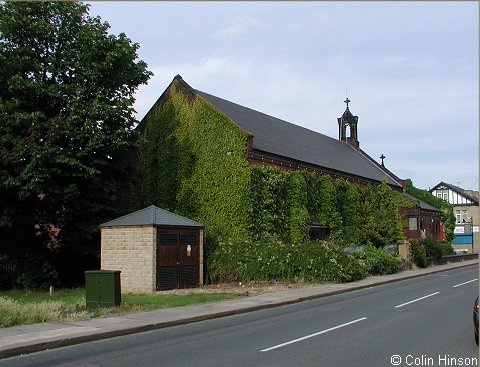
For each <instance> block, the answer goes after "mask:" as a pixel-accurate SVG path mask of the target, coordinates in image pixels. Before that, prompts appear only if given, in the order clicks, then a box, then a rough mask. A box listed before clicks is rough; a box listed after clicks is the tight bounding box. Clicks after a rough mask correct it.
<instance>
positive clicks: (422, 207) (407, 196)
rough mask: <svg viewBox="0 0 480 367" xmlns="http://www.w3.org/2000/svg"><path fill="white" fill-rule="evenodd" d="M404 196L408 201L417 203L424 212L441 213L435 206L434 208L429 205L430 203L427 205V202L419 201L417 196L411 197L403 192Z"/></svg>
mask: <svg viewBox="0 0 480 367" xmlns="http://www.w3.org/2000/svg"><path fill="white" fill-rule="evenodd" d="M403 196H405V197H406V198H408V199H411V200H414V201H415V202H416V203H417V205H418V207H419V208H421V209H423V210H430V211H434V212H439V211H440V209H438V208H435V207H434V206H432V205H430V204H428V203H426V202H424V201H422V200H420V199H417V198H416V197H415V196H413V195H410V194H409V193H407V192H403Z"/></svg>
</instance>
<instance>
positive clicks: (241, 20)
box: [214, 16, 261, 39]
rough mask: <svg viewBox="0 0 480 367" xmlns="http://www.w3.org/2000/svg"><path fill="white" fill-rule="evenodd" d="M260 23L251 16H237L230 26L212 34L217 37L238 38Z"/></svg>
mask: <svg viewBox="0 0 480 367" xmlns="http://www.w3.org/2000/svg"><path fill="white" fill-rule="evenodd" d="M260 24H261V22H260V21H258V20H257V19H255V18H253V17H250V16H237V17H235V18H234V20H233V24H232V25H231V26H229V27H227V28H224V29H221V30H219V31H217V32H215V34H214V36H215V37H216V38H218V39H225V38H239V37H241V36H243V35H244V34H246V33H247V32H248V31H249V30H250V29H252V28H255V27H257V26H259V25H260Z"/></svg>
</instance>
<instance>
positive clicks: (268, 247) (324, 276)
mask: <svg viewBox="0 0 480 367" xmlns="http://www.w3.org/2000/svg"><path fill="white" fill-rule="evenodd" d="M209 264H210V267H209V273H210V274H209V278H210V279H211V280H213V281H223V282H229V281H235V282H248V281H282V282H291V281H305V282H350V281H355V280H358V279H361V278H363V277H364V276H365V275H364V272H363V269H362V267H361V266H360V264H359V263H358V261H356V260H355V259H354V258H353V257H352V256H350V255H348V254H345V253H344V252H343V251H342V249H341V248H339V247H338V246H335V245H334V244H333V243H329V242H305V243H285V242H282V241H279V240H278V239H275V238H274V237H263V238H261V239H259V240H256V241H252V240H244V241H241V240H228V241H220V242H219V244H218V246H217V247H216V248H215V250H214V252H213V256H212V259H210V262H209Z"/></svg>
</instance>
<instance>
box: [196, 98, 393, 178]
mask: <svg viewBox="0 0 480 367" xmlns="http://www.w3.org/2000/svg"><path fill="white" fill-rule="evenodd" d="M194 92H195V93H197V94H198V95H200V96H201V97H203V98H205V99H206V100H207V101H208V102H209V103H211V104H212V105H213V106H214V107H216V108H217V109H218V110H219V111H220V112H222V113H223V114H225V115H226V116H227V117H228V118H229V119H231V120H232V121H233V122H235V123H236V124H237V125H238V126H239V127H240V128H241V129H242V130H244V131H246V132H248V133H251V134H252V135H253V149H256V150H259V151H263V152H267V153H272V154H276V155H279V156H282V157H286V158H291V159H295V160H298V161H301V162H305V163H310V164H314V165H317V166H320V167H324V168H328V169H331V170H335V171H338V172H345V173H348V174H352V175H355V176H358V177H363V178H367V179H370V180H374V181H378V182H380V181H382V180H384V179H386V182H387V183H388V184H390V185H393V186H397V187H399V186H400V184H399V183H398V182H396V181H395V180H394V179H392V177H391V176H390V175H388V174H386V172H384V171H382V169H381V168H379V167H378V166H377V165H375V164H372V162H370V161H369V160H368V159H367V158H366V157H364V156H363V154H361V153H359V152H358V151H356V150H355V149H354V148H353V147H351V146H350V145H349V144H346V143H344V142H341V141H339V140H336V139H333V138H331V137H329V136H326V135H323V134H320V133H318V132H315V131H313V130H309V129H306V128H304V127H301V126H298V125H294V124H292V123H290V122H287V121H284V120H281V119H279V118H276V117H273V116H269V115H266V114H264V113H261V112H258V111H255V110H252V109H250V108H247V107H244V106H241V105H238V104H236V103H233V102H230V101H227V100H225V99H222V98H219V97H215V96H212V95H211V94H208V93H205V92H201V91H199V90H194Z"/></svg>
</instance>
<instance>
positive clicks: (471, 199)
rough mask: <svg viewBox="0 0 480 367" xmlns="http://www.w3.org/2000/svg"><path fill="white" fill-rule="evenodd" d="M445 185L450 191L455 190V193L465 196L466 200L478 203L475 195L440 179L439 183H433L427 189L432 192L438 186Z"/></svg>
mask: <svg viewBox="0 0 480 367" xmlns="http://www.w3.org/2000/svg"><path fill="white" fill-rule="evenodd" d="M442 186H443V187H447V188H449V189H450V190H452V191H455V192H456V193H458V194H460V195H462V196H464V197H465V198H467V199H468V200H470V201H472V202H474V203H475V204H478V203H479V200H478V198H477V197H475V196H473V195H470V194H469V193H467V192H466V191H465V190H464V189H462V188H461V187H458V186H455V185H452V184H448V183H446V182H443V181H441V182H440V183H439V184H437V185H435V186H434V187H433V188H431V189H430V190H429V191H430V192H432V191H434V190H436V189H438V188H439V187H442Z"/></svg>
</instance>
